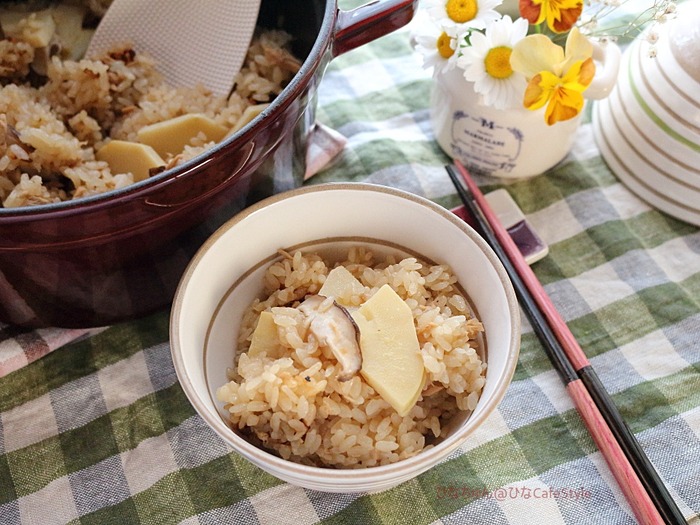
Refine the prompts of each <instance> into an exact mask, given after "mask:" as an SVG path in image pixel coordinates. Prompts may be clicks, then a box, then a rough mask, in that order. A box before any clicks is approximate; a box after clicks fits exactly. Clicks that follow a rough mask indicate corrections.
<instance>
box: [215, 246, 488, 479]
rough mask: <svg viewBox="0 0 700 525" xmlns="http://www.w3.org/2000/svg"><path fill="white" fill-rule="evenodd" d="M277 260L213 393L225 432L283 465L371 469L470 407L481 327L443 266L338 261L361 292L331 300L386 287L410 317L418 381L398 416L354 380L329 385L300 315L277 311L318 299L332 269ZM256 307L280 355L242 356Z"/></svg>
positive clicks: (329, 368) (350, 256) (352, 257)
mask: <svg viewBox="0 0 700 525" xmlns="http://www.w3.org/2000/svg"><path fill="white" fill-rule="evenodd" d="M282 253H283V255H284V257H283V258H282V260H280V261H279V262H276V263H274V264H272V265H271V266H270V268H268V269H267V271H266V274H265V278H264V281H265V282H264V287H265V290H264V295H265V297H266V298H265V299H264V300H255V301H254V302H253V304H252V305H251V306H250V307H249V308H248V310H247V312H246V314H245V316H244V319H243V322H242V328H241V330H240V333H239V338H238V345H239V347H238V349H237V350H236V352H235V355H236V358H235V360H234V367H233V368H232V369H231V370H230V371H229V376H230V379H231V381H230V382H229V383H227V384H226V385H223V386H221V387H220V388H219V389H218V391H217V397H218V399H219V401H220V402H223V403H224V405H225V409H226V410H227V411H228V413H229V420H230V424H231V425H232V427H233V428H235V429H238V430H239V431H240V432H241V433H243V434H244V435H246V436H247V437H248V438H249V439H250V440H251V442H253V443H255V444H256V445H258V446H261V447H264V448H266V449H268V450H271V451H273V452H276V453H277V454H279V455H280V456H281V457H282V458H285V459H289V460H292V461H296V462H300V463H304V464H309V465H316V466H325V467H341V468H357V467H371V466H377V465H386V464H390V463H393V462H396V461H398V460H400V459H404V458H408V457H411V456H413V455H415V454H417V453H419V452H420V451H421V450H423V449H425V448H427V447H430V446H431V445H430V443H431V441H433V440H434V439H436V438H438V437H440V436H441V435H442V433H443V430H444V425H445V424H446V422H447V421H449V420H450V419H451V417H452V416H454V415H455V414H456V413H457V412H458V411H470V410H473V409H474V407H475V406H476V403H477V401H478V399H479V395H480V393H481V390H482V388H483V386H484V382H485V370H486V363H485V362H483V361H482V359H481V357H480V355H479V349H480V346H479V333H480V332H481V331H483V327H482V325H481V323H480V321H479V320H477V319H476V318H475V317H473V315H471V313H470V310H469V305H468V303H467V300H466V299H465V297H464V296H463V295H462V294H461V293H460V290H459V289H458V287H457V286H456V278H455V276H454V275H453V274H452V273H451V271H450V269H449V268H448V267H446V266H445V265H428V264H425V263H422V262H421V261H419V260H417V259H416V258H413V257H408V258H404V259H402V260H398V258H395V257H391V256H388V257H386V258H385V259H382V260H380V259H379V257H377V256H375V255H374V254H373V253H372V252H371V251H370V250H368V249H366V248H364V247H353V248H351V249H349V251H348V253H347V258H346V260H345V261H343V262H341V263H339V264H342V265H343V266H345V267H346V268H347V269H348V270H349V271H350V272H351V273H352V274H353V275H354V276H355V277H356V278H357V279H358V280H360V282H361V283H362V284H363V285H364V291H363V293H361V294H359V295H355V296H352V297H344V298H336V299H340V300H341V302H342V303H343V304H351V305H356V306H359V305H361V304H362V303H364V302H365V301H366V300H367V299H368V298H369V297H371V296H372V295H373V294H374V293H375V292H376V291H377V290H378V289H379V288H380V287H381V286H382V285H384V284H389V285H390V286H391V287H392V289H394V291H396V292H397V293H398V294H399V296H400V297H401V298H402V299H404V301H405V302H406V304H408V305H409V307H410V308H411V310H412V312H413V316H414V321H415V326H416V332H417V335H418V340H419V343H420V346H421V354H422V357H423V363H424V366H425V370H426V374H427V380H426V388H425V389H424V390H423V394H422V395H421V397H420V398H419V400H418V402H417V403H416V405H415V406H414V407H413V408H412V409H411V411H410V412H409V413H408V415H406V416H405V417H400V416H399V415H398V413H397V412H396V411H395V410H394V409H393V408H392V407H391V406H390V405H389V404H388V403H387V402H386V401H384V400H383V399H382V398H381V397H380V396H379V394H378V393H377V392H375V390H374V389H373V388H372V387H371V386H369V384H367V382H366V381H365V380H364V379H363V377H362V375H361V374H357V375H355V376H354V377H353V378H352V379H350V380H349V381H345V382H340V381H338V380H337V378H336V376H337V374H338V369H339V365H338V362H337V361H336V359H335V358H334V357H333V354H332V353H331V352H330V350H329V349H328V348H326V347H319V345H318V343H317V341H316V340H315V338H314V337H313V335H311V336H309V333H308V329H307V326H306V325H305V323H304V319H303V315H302V314H301V313H299V311H298V310H296V309H291V308H278V307H280V306H290V305H291V306H294V305H297V304H298V303H299V301H300V300H302V299H303V298H304V297H305V296H306V295H307V294H315V293H317V292H318V291H319V289H320V288H321V286H322V285H323V282H324V280H325V278H326V275H328V272H329V271H330V270H331V269H332V268H333V266H334V265H333V264H331V263H330V262H329V261H327V260H324V259H323V258H322V257H321V256H320V255H318V254H302V253H301V252H295V253H294V254H293V255H292V254H287V253H284V252H282ZM264 310H268V311H271V312H272V313H273V315H274V320H275V324H276V325H277V330H278V336H279V337H280V342H281V345H282V347H281V349H280V351H279V355H271V356H270V355H267V354H256V355H255V356H254V357H251V356H249V355H248V354H247V353H246V351H247V349H248V348H249V346H250V342H251V337H252V334H253V331H254V329H255V327H256V324H257V319H258V318H259V316H260V312H262V311H264Z"/></svg>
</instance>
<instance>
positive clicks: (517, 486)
mask: <svg viewBox="0 0 700 525" xmlns="http://www.w3.org/2000/svg"><path fill="white" fill-rule="evenodd" d="M430 85H431V82H430V78H429V74H428V73H426V72H425V71H423V70H422V68H421V67H420V65H419V60H418V58H417V57H416V56H415V55H414V54H413V52H412V50H411V48H410V46H409V43H408V33H407V31H406V30H401V31H398V32H396V33H394V34H392V35H389V36H388V37H384V38H382V39H380V40H378V41H376V42H374V43H372V44H369V45H367V46H364V47H363V48H360V49H358V50H356V51H353V52H351V53H349V54H347V55H345V56H342V57H339V58H337V59H335V60H334V61H333V62H332V63H331V65H330V67H329V69H328V71H327V74H326V76H325V78H324V80H323V82H322V87H321V91H320V96H319V103H320V109H319V118H320V120H321V121H322V122H324V123H326V124H328V125H330V126H331V127H333V128H335V129H336V130H338V131H340V132H341V133H342V134H343V135H345V136H346V137H347V138H348V144H347V146H346V148H345V149H344V151H343V152H342V153H341V154H340V155H339V156H338V157H337V158H336V160H335V162H334V163H333V164H332V165H331V166H330V167H329V168H328V169H326V170H324V171H323V172H321V173H320V174H318V175H316V176H315V177H314V178H312V179H311V180H310V181H309V182H308V183H309V184H317V183H322V182H328V181H338V180H350V181H363V182H364V181H368V182H373V183H378V184H384V185H389V186H394V187H398V188H402V189H404V190H408V191H411V192H414V193H417V194H420V195H423V196H426V197H428V198H430V199H432V200H434V201H436V202H438V203H440V204H441V205H444V206H445V207H448V208H451V207H453V206H456V205H457V204H458V199H457V197H456V195H455V192H454V189H453V187H452V184H451V183H450V180H449V178H448V176H447V174H446V173H445V171H444V168H443V166H444V164H445V163H446V162H448V160H449V159H448V158H447V157H446V156H445V155H444V154H443V153H442V152H441V151H440V149H439V147H438V146H437V144H436V143H435V141H434V140H433V133H432V130H431V126H430V123H429V116H428V109H427V106H428V97H429V91H430ZM477 181H478V182H479V184H480V185H481V186H482V188H483V189H484V190H485V191H486V190H491V189H495V188H497V187H506V188H507V190H508V191H509V192H510V194H511V195H512V196H513V197H514V199H515V200H516V201H517V202H518V203H519V205H520V206H521V207H522V209H523V210H524V212H525V213H526V214H527V216H528V219H529V220H530V222H531V223H532V224H533V225H534V226H535V227H536V228H537V230H538V231H539V233H540V234H541V236H542V237H543V238H544V239H545V240H546V241H547V242H548V243H549V246H550V254H549V256H548V257H547V258H546V259H544V260H542V261H540V262H538V263H536V264H535V265H534V270H535V272H536V274H537V275H538V277H539V278H540V280H541V281H542V283H543V284H544V286H545V288H546V290H547V292H548V293H549V294H550V296H551V297H552V299H553V301H554V303H555V304H556V305H557V307H558V309H559V311H560V312H561V314H562V316H563V317H564V318H565V320H566V321H567V322H568V324H569V326H570V327H571V330H572V331H573V333H574V335H575V336H576V337H577V339H578V341H579V342H580V344H581V346H582V347H583V349H584V350H585V352H586V353H587V355H588V356H589V358H590V359H591V362H592V364H593V366H594V367H595V368H596V370H597V371H598V374H599V375H600V377H601V379H602V381H603V383H604V384H605V386H606V387H607V388H608V389H609V391H610V392H611V393H612V395H613V397H614V399H615V401H616V402H617V403H618V405H619V407H620V410H621V411H622V414H623V416H624V417H625V418H626V420H627V422H628V423H629V425H630V427H631V429H632V430H633V431H634V432H635V434H636V436H637V438H638V439H639V441H640V443H641V445H642V447H643V448H644V450H645V451H646V453H647V454H648V456H649V457H650V459H651V460H652V462H653V463H654V465H655V466H656V467H657V469H658V471H659V473H660V475H661V476H662V478H663V479H664V480H665V482H666V483H667V485H668V487H669V489H670V491H671V493H672V494H673V495H674V497H676V498H677V501H678V504H679V506H680V508H681V510H682V511H683V512H684V513H685V515H686V516H687V518H688V519H689V521H690V523H694V524H697V523H699V522H700V518H698V513H700V231H699V230H698V228H697V227H694V226H690V225H688V224H685V223H683V222H680V221H677V220H675V219H673V218H670V217H669V216H667V215H664V214H663V213H660V212H658V211H655V210H654V209H652V208H651V207H649V206H648V205H647V204H645V203H644V202H642V201H641V200H639V199H638V198H637V197H635V196H634V195H633V194H632V193H630V191H628V190H627V189H626V187H625V186H623V185H621V184H620V183H619V182H618V180H617V179H616V178H615V176H614V175H613V174H612V173H611V172H610V170H609V169H608V168H607V167H606V164H605V163H604V161H603V159H602V158H601V156H600V154H599V152H598V150H597V148H596V146H595V143H594V140H593V137H592V130H591V125H590V124H589V123H585V124H584V125H583V126H582V128H581V129H580V132H579V136H578V137H577V141H576V144H575V146H574V147H573V149H572V151H571V154H570V156H569V157H568V158H567V159H566V161H565V162H563V163H562V164H561V165H559V166H558V167H556V168H555V169H553V170H551V171H550V172H548V173H546V174H544V175H542V176H539V177H537V178H534V179H532V180H528V181H524V182H517V183H512V184H508V185H504V184H503V183H502V182H500V181H498V180H494V179H485V178H479V179H477ZM168 316H169V312H168V311H163V312H160V313H158V314H156V315H153V316H151V317H148V318H145V319H140V320H138V321H134V322H129V323H125V324H120V325H117V326H112V327H109V328H107V329H104V330H98V331H93V332H89V333H87V334H83V333H79V334H73V335H81V336H82V339H78V340H75V341H73V342H70V343H68V344H62V343H61V344H58V345H56V346H60V347H59V348H57V349H56V350H54V351H52V352H50V353H46V352H43V353H46V355H44V356H43V357H41V358H40V359H36V360H33V359H32V358H31V356H30V357H28V358H26V359H25V361H26V362H27V363H28V364H26V363H25V364H24V366H21V367H19V368H18V369H17V370H15V371H14V372H11V373H9V374H7V375H5V377H3V378H2V379H0V523H2V524H3V525H5V524H16V523H22V524H32V525H33V524H41V525H43V524H63V523H81V524H85V525H87V524H93V523H94V524H109V523H118V524H131V523H143V524H169V523H185V524H195V523H201V524H206V523H231V524H247V523H251V524H254V523H261V524H284V523H291V524H294V525H306V524H312V523H317V522H322V523H326V524H370V523H383V524H397V525H400V524H445V525H448V524H489V525H496V524H528V525H530V524H547V525H550V524H551V525H556V524H567V525H582V524H590V525H601V524H603V525H607V524H616V525H624V524H633V523H635V519H634V517H633V514H632V511H631V509H630V508H629V506H628V504H627V502H626V501H625V499H624V497H623V496H622V493H621V492H620V490H619V488H618V487H617V485H616V483H615V481H614V479H613V477H612V475H611V473H610V471H609V469H608V467H607V465H606V463H605V461H604V460H603V458H602V457H601V455H600V453H599V452H598V451H597V449H596V447H595V445H594V443H593V441H592V440H591V438H590V436H589V435H588V433H587V432H586V429H585V427H584V425H583V423H582V421H581V419H580V418H579V416H578V414H577V412H576V410H575V409H574V408H573V405H572V403H571V401H570V399H569V398H568V396H567V394H566V391H565V390H564V388H563V386H562V385H561V383H560V381H559V378H558V376H557V374H556V372H555V371H554V370H553V369H552V366H551V365H550V363H549V361H548V359H547V357H546V356H545V353H544V351H543V349H542V347H541V345H540V343H539V341H538V340H537V338H536V337H535V336H534V334H533V333H532V330H531V329H530V327H529V325H528V324H527V321H525V320H524V325H523V336H522V348H521V356H520V361H519V364H518V367H517V370H516V373H515V377H514V380H513V383H512V385H511V386H510V388H509V389H508V392H507V394H506V396H505V399H504V400H503V402H502V403H501V404H500V406H499V408H498V410H497V411H496V412H495V413H494V414H493V415H492V417H490V419H489V420H488V421H487V423H486V424H485V425H484V426H483V427H482V428H480V429H479V430H478V431H477V432H476V433H475V434H473V435H472V436H471V437H470V438H469V439H468V440H467V441H466V443H464V445H463V446H462V448H461V449H460V450H459V451H457V452H456V453H454V454H452V456H450V457H449V458H447V459H446V460H445V461H444V462H442V463H441V464H439V465H438V466H436V467H435V468H433V469H432V470H430V471H428V472H426V473H425V474H423V475H421V476H419V477H418V478H417V479H415V480H413V481H410V482H407V483H404V484H402V485H400V486H399V487H396V488H394V489H392V490H389V491H385V492H381V493H376V494H355V495H347V494H327V493H321V492H312V491H307V490H304V489H301V488H298V487H295V486H292V485H288V484H285V483H282V482H281V481H279V480H277V479H276V478H274V477H272V476H270V475H268V474H266V473H265V472H263V471H261V470H259V469H257V468H256V467H254V466H252V465H251V464H250V463H248V462H247V461H246V460H244V459H243V458H241V457H240V456H238V455H237V454H235V453H232V452H231V450H230V449H228V448H227V446H226V445H225V444H224V443H223V442H222V441H221V440H220V439H219V438H218V437H217V436H216V435H215V434H214V433H213V432H212V431H211V430H210V429H209V428H208V427H207V426H206V425H205V424H204V422H203V421H202V419H200V418H199V417H198V416H197V415H196V414H195V412H194V410H193V408H192V407H191V406H190V404H189V403H188V401H187V399H186V398H185V396H184V394H183V392H182V390H181V388H180V386H179V384H178V382H177V378H176V376H175V372H174V370H173V365H172V362H171V357H170V349H169V345H168ZM12 330H13V329H12V327H0V336H2V337H0V339H5V341H4V343H3V344H0V361H2V360H3V358H5V357H7V355H9V354H12V352H17V347H18V345H19V346H22V345H21V344H20V343H22V341H20V342H19V343H18V340H19V339H22V338H24V339H23V340H24V342H25V343H27V341H29V343H31V340H39V341H41V339H42V337H45V336H46V334H47V333H48V332H40V333H34V334H22V335H21V337H20V336H17V337H12V338H11V337H10V336H12V335H13V331H12ZM15 335H16V334H15ZM8 341H11V343H10V342H8ZM13 345H14V346H13ZM29 346H31V344H30V345H29ZM45 346H46V345H45V344H44V347H45ZM38 347H42V345H41V344H38ZM45 350H46V349H45ZM38 351H39V350H38ZM13 355H14V354H13ZM31 361H33V362H31Z"/></svg>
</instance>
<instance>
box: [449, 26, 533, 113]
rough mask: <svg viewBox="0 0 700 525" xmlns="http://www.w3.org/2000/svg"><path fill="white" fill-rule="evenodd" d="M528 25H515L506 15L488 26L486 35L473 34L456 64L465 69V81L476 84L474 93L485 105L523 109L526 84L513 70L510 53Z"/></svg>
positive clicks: (522, 77) (523, 36)
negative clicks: (478, 95) (480, 96)
mask: <svg viewBox="0 0 700 525" xmlns="http://www.w3.org/2000/svg"><path fill="white" fill-rule="evenodd" d="M527 29H528V22H527V20H526V19H524V18H518V19H517V20H516V21H515V22H513V21H512V19H511V18H510V17H509V16H504V17H503V18H501V19H500V20H498V21H496V22H492V23H490V24H489V25H488V26H486V31H485V32H484V33H481V32H477V31H474V32H473V33H472V34H471V38H470V44H471V45H469V46H464V47H462V48H461V56H460V57H459V59H458V61H457V65H458V66H459V67H460V68H462V69H464V78H466V79H467V80H468V81H470V82H474V90H475V91H476V92H477V93H480V94H481V95H482V97H483V101H484V104H486V105H489V106H493V107H495V108H497V109H507V108H514V107H518V106H522V103H523V102H522V101H523V95H524V93H525V88H526V86H527V82H526V80H525V77H524V76H523V75H522V74H521V73H518V72H515V71H513V69H512V68H511V66H510V54H511V52H512V51H513V47H514V46H515V44H516V43H517V42H518V41H519V40H521V39H523V38H525V35H526V34H527Z"/></svg>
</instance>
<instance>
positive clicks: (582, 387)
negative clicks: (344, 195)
mask: <svg viewBox="0 0 700 525" xmlns="http://www.w3.org/2000/svg"><path fill="white" fill-rule="evenodd" d="M446 169H447V173H448V174H449V176H450V179H452V182H453V184H454V185H455V188H456V189H457V193H458V194H459V197H460V199H461V200H462V202H463V204H464V206H465V207H466V208H467V210H468V211H469V212H470V213H471V214H472V215H473V217H474V219H475V221H476V223H477V225H478V227H479V229H480V230H481V232H480V233H481V234H482V235H483V236H484V238H485V239H486V241H487V242H488V243H489V245H490V246H491V248H493V250H494V252H496V255H498V257H499V259H500V260H501V262H502V263H503V266H504V267H505V269H506V271H507V272H508V275H509V277H510V278H511V281H512V283H513V287H514V289H515V292H516V295H517V296H518V299H519V300H520V302H521V306H522V308H523V310H524V311H525V313H526V315H527V316H528V318H529V320H530V323H531V325H532V327H533V331H534V332H535V333H536V334H537V336H538V337H539V338H540V340H541V342H542V344H543V345H544V348H545V351H546V352H547V355H548V357H549V359H550V361H551V362H552V364H553V366H554V368H555V369H556V370H557V372H558V373H559V375H560V377H561V379H562V381H563V382H564V385H565V386H566V389H567V391H568V392H569V395H570V396H571V398H572V400H573V402H574V405H575V406H576V408H577V410H578V412H579V414H580V415H581V417H582V419H583V421H584V423H585V425H586V427H587V428H588V431H589V433H590V435H591V437H592V438H593V440H594V441H595V443H596V445H597V446H598V449H599V450H600V451H601V453H602V454H603V457H604V458H605V460H606V462H607V463H608V466H609V467H610V470H611V472H612V473H613V475H614V477H615V479H616V480H617V483H618V485H619V486H620V489H621V490H622V492H623V493H624V495H625V497H626V498H627V500H628V501H629V503H630V506H631V507H632V510H633V511H634V513H635V516H636V517H637V519H638V520H639V522H640V523H642V524H644V525H647V524H655V525H656V524H664V523H665V524H667V525H681V524H682V525H686V523H687V522H686V520H685V518H684V517H683V514H682V513H681V511H680V509H679V508H678V506H677V505H676V503H675V501H674V500H673V498H672V497H671V495H670V494H669V492H668V490H667V488H666V486H665V485H664V483H663V481H662V480H661V479H660V477H659V475H658V473H657V472H656V470H655V469H654V467H653V465H652V464H651V462H650V461H649V458H648V457H647V456H646V454H645V453H644V450H643V449H642V447H641V446H640V445H639V442H638V441H637V439H636V438H635V436H634V434H633V433H632V431H631V430H630V429H629V427H628V426H627V424H626V422H625V421H624V419H623V418H622V416H621V414H620V412H619V410H618V409H617V406H616V405H615V403H614V402H613V400H612V398H611V397H610V394H609V393H608V392H607V391H606V390H605V387H604V386H603V384H602V383H601V381H600V379H599V378H598V375H597V374H596V372H595V370H594V369H593V367H592V366H591V363H590V362H589V361H588V358H587V357H586V355H585V354H584V352H583V350H582V349H581V347H580V346H579V344H578V342H577V341H576V338H575V337H574V336H573V334H572V333H571V331H570V330H569V328H568V326H567V325H566V322H565V321H564V320H563V319H562V317H561V315H560V314H559V312H558V311H557V309H556V308H555V306H554V304H553V303H552V301H551V299H550V298H549V296H548V295H547V293H546V292H545V290H544V288H543V287H542V284H541V283H540V281H539V280H538V279H537V277H536V276H535V274H534V272H533V271H532V269H531V268H530V266H529V265H528V264H527V263H526V262H525V259H524V258H523V256H522V254H521V253H520V251H519V250H518V247H517V246H516V244H515V242H514V241H513V240H512V239H511V238H510V236H509V235H508V232H507V231H506V229H505V228H504V227H503V225H502V224H501V223H500V221H499V220H498V217H497V216H496V214H495V213H494V212H493V210H491V208H490V206H489V204H488V201H487V200H486V198H485V197H484V195H483V194H482V193H481V191H480V190H479V187H478V186H477V185H476V183H475V182H474V180H473V179H472V178H471V176H470V175H469V172H468V171H467V170H466V168H465V167H464V166H463V165H462V164H461V163H460V162H459V161H455V162H454V165H448V166H446Z"/></svg>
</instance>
